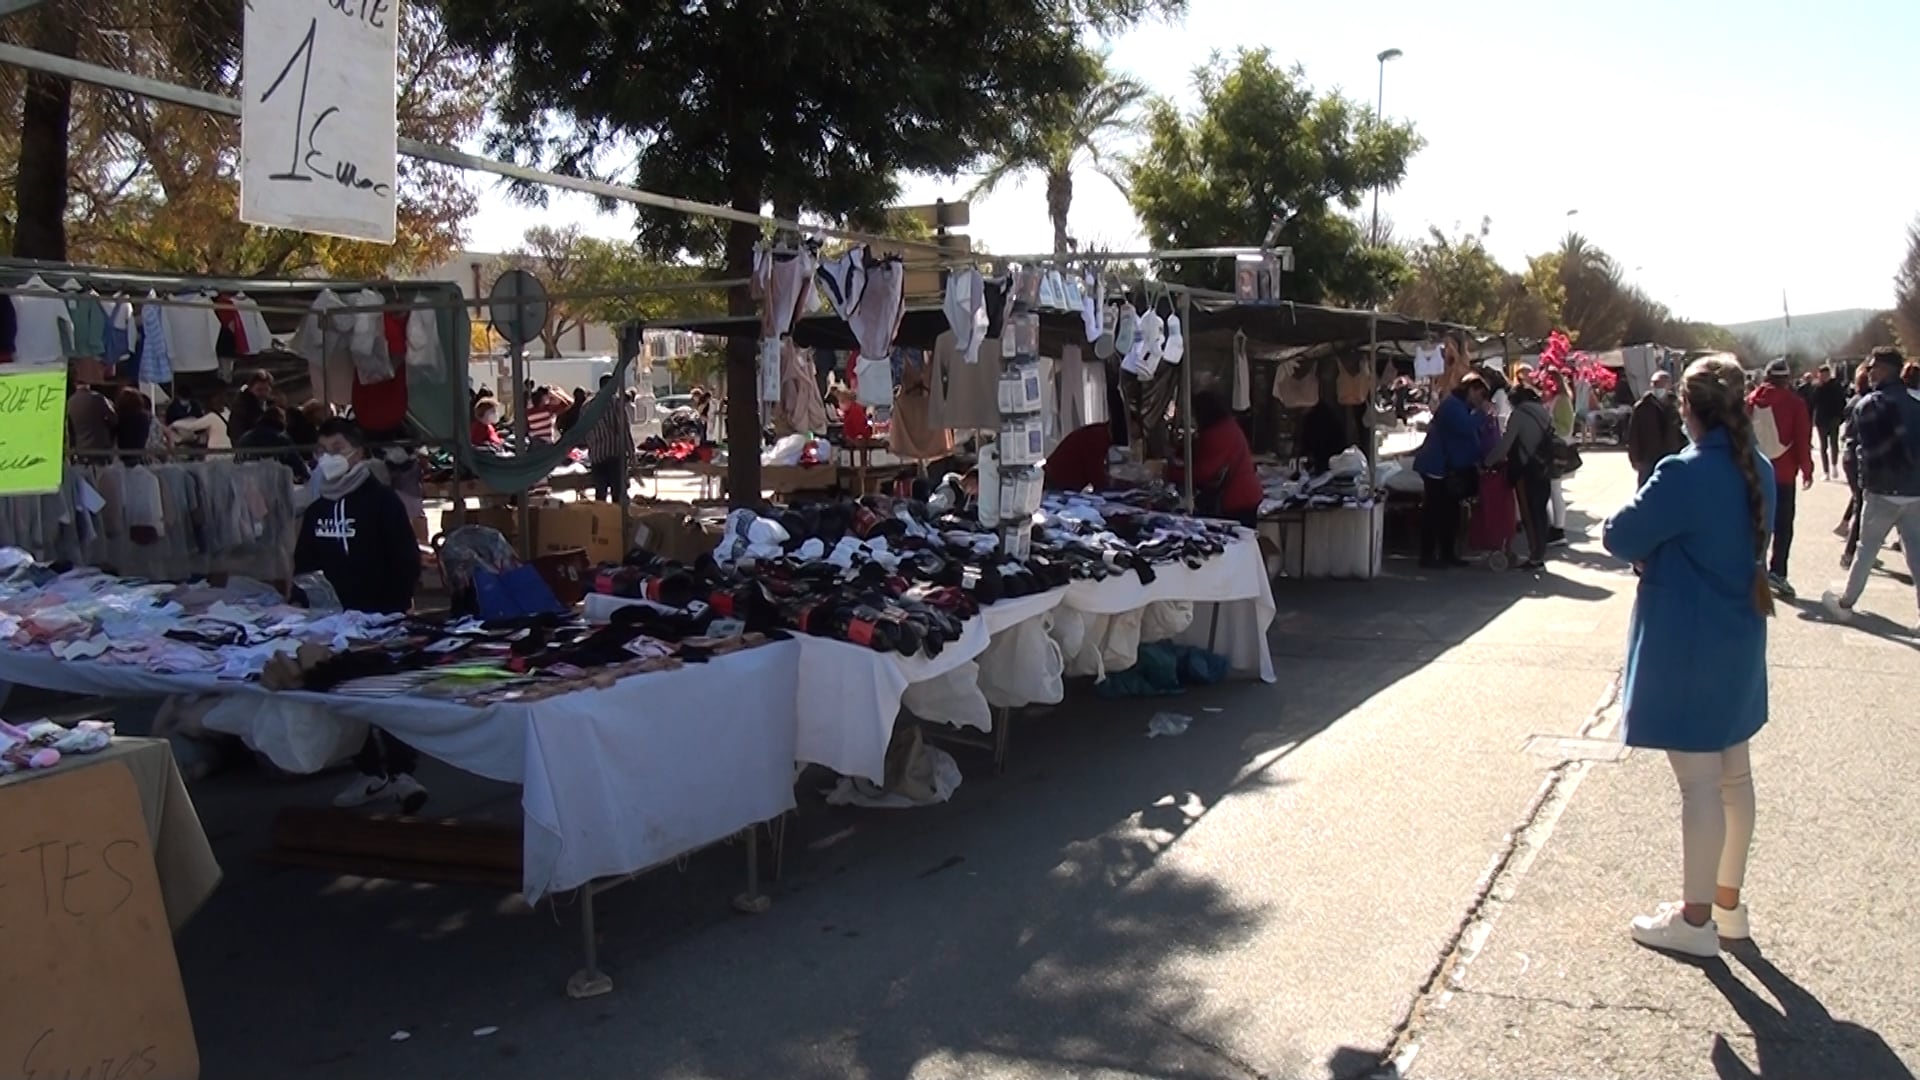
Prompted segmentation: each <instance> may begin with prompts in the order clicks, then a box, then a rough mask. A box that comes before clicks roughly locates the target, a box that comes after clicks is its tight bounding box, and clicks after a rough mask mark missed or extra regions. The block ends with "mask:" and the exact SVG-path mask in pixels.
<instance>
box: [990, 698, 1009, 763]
mask: <svg viewBox="0 0 1920 1080" xmlns="http://www.w3.org/2000/svg"><path fill="white" fill-rule="evenodd" d="M1012 749H1013V710H1012V709H1009V708H1004V707H997V708H995V709H994V710H993V774H994V775H995V776H999V775H1000V774H1002V773H1004V772H1006V771H1007V756H1008V752H1009V751H1010V750H1012Z"/></svg>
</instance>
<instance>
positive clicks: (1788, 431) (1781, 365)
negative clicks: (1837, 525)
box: [1747, 358, 1813, 600]
mask: <svg viewBox="0 0 1920 1080" xmlns="http://www.w3.org/2000/svg"><path fill="white" fill-rule="evenodd" d="M1792 378H1793V370H1792V369H1791V368H1790V367H1788V366H1787V361H1786V360H1785V358H1782V359H1779V360H1775V361H1774V362H1773V363H1771V364H1768V365H1767V373H1766V382H1764V383H1761V384H1760V386H1758V387H1756V388H1755V389H1754V391H1753V393H1752V394H1751V395H1749V396H1748V397H1747V413H1748V415H1749V416H1751V417H1752V418H1753V442H1754V445H1755V446H1757V447H1759V448H1760V452H1761V453H1763V454H1765V455H1766V456H1767V457H1768V458H1769V459H1771V460H1772V461H1773V482H1774V484H1775V490H1776V493H1777V494H1778V496H1779V502H1778V503H1777V504H1776V507H1775V509H1774V512H1773V557H1772V559H1770V560H1769V561H1768V563H1767V578H1768V580H1769V581H1771V582H1772V584H1773V591H1774V592H1776V593H1778V594H1779V595H1780V597H1781V598H1782V599H1785V600H1791V599H1793V597H1794V591H1793V586H1792V585H1790V584H1788V583H1787V555H1788V554H1789V553H1790V552H1791V551H1792V550H1793V503H1794V487H1793V478H1794V477H1795V476H1799V477H1801V487H1803V488H1811V487H1812V486H1813V417H1812V416H1811V415H1809V414H1808V412H1807V403H1806V401H1805V400H1804V399H1802V398H1801V397H1800V395H1799V394H1797V393H1795V392H1794V389H1793V386H1792V384H1791V380H1792Z"/></svg>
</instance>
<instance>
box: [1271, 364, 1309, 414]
mask: <svg viewBox="0 0 1920 1080" xmlns="http://www.w3.org/2000/svg"><path fill="white" fill-rule="evenodd" d="M1273 396H1274V397H1275V398H1276V399H1277V400H1278V401H1279V402H1280V404H1282V405H1284V406H1286V407H1287V408H1289V409H1311V408H1313V407H1314V406H1315V405H1318V404H1320V367H1319V364H1318V363H1316V362H1314V361H1311V360H1309V361H1300V360H1288V361H1287V362H1285V363H1283V364H1281V365H1280V370H1278V371H1276V372H1274V373H1273Z"/></svg>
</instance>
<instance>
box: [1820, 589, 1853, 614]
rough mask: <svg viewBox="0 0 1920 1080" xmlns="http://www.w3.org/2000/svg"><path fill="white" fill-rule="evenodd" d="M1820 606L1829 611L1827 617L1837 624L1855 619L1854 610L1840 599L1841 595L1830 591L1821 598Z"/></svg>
mask: <svg viewBox="0 0 1920 1080" xmlns="http://www.w3.org/2000/svg"><path fill="white" fill-rule="evenodd" d="M1820 606H1821V607H1824V608H1826V609H1827V616H1828V617H1829V618H1831V619H1833V620H1834V621H1835V622H1846V621H1847V620H1848V619H1851V618H1853V608H1851V607H1849V606H1847V604H1845V603H1844V602H1843V601H1841V599H1840V594H1839V593H1837V592H1834V591H1833V590H1832V589H1828V590H1827V591H1826V592H1825V593H1823V594H1821V596H1820Z"/></svg>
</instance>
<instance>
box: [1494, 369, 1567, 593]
mask: <svg viewBox="0 0 1920 1080" xmlns="http://www.w3.org/2000/svg"><path fill="white" fill-rule="evenodd" d="M1552 446H1553V416H1552V414H1551V413H1549V412H1547V406H1546V405H1545V403H1543V402H1542V401H1541V400H1540V393H1539V391H1537V390H1535V389H1534V388H1533V387H1531V386H1526V385H1521V386H1516V387H1514V388H1513V416H1512V418H1511V419H1509V420H1508V421H1507V430H1506V433H1505V434H1503V435H1502V436H1501V437H1500V445H1499V446H1497V447H1495V448H1494V450H1493V453H1491V454H1489V455H1487V457H1486V460H1485V464H1486V465H1487V467H1488V468H1492V467H1494V466H1504V467H1505V468H1506V471H1507V479H1508V480H1509V481H1510V482H1511V483H1512V484H1513V492H1514V495H1515V496H1516V497H1517V498H1518V499H1519V500H1520V527H1521V528H1522V529H1523V530H1525V532H1526V534H1527V556H1528V558H1527V561H1526V562H1525V563H1523V564H1522V566H1523V567H1524V568H1525V569H1528V570H1538V569H1540V568H1541V567H1543V566H1545V565H1546V564H1547V544H1546V540H1547V528H1548V526H1547V521H1548V518H1547V513H1548V510H1547V504H1548V502H1549V501H1550V499H1551V498H1552V486H1551V484H1550V483H1549V481H1548V479H1547V474H1548V471H1549V469H1548V460H1547V457H1548V455H1549V454H1550V453H1552Z"/></svg>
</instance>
